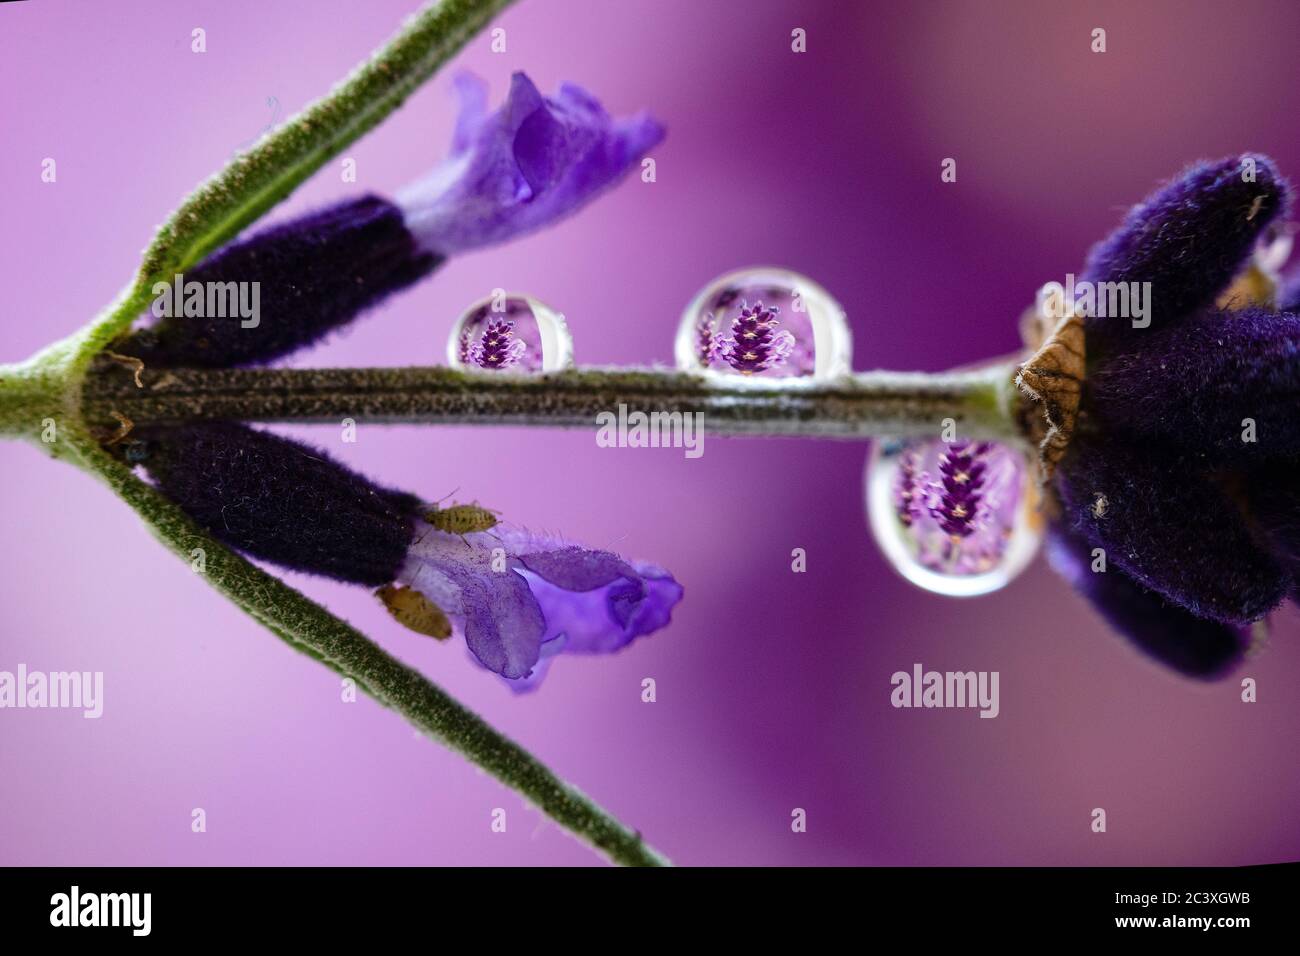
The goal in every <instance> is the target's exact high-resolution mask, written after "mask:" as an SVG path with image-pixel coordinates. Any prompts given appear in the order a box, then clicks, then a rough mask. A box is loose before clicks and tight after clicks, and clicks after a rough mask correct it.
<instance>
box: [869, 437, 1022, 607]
mask: <svg viewBox="0 0 1300 956" xmlns="http://www.w3.org/2000/svg"><path fill="white" fill-rule="evenodd" d="M866 496H867V517H868V520H869V522H870V524H871V530H872V532H873V533H874V535H875V538H876V543H877V544H879V545H880V550H881V551H883V552H884V553H885V557H886V558H888V559H889V562H890V563H891V564H892V565H893V566H894V568H895V569H896V570H897V571H898V572H899V573H900V574H902V575H903V577H905V578H907V580H909V581H911V582H912V583H913V584H916V585H918V586H919V587H922V588H925V589H926V590H927V591H934V592H936V593H938V594H948V595H953V596H957V597H969V596H971V595H976V594H987V593H989V592H990V591H996V590H998V589H999V588H1001V587H1004V586H1006V585H1007V584H1008V583H1010V582H1011V581H1012V580H1014V579H1015V578H1016V577H1017V576H1018V575H1019V574H1020V572H1021V571H1023V570H1024V569H1025V568H1026V567H1027V566H1028V564H1029V562H1030V561H1031V560H1032V559H1033V557H1034V554H1035V553H1036V552H1037V551H1038V545H1039V542H1040V541H1041V540H1042V523H1043V521H1042V516H1041V514H1040V513H1039V508H1038V504H1039V492H1038V482H1037V478H1036V477H1035V475H1034V473H1033V470H1032V469H1031V468H1030V466H1029V462H1028V461H1027V460H1026V458H1025V456H1024V454H1023V453H1021V452H1020V451H1018V450H1016V449H1015V448H1011V447H1009V446H1006V445H1001V444H998V443H997V442H968V441H954V442H942V441H938V440H934V439H920V440H911V441H900V440H897V439H882V440H880V441H878V442H876V443H875V445H874V446H873V448H872V451H871V457H870V459H869V460H868V462H867V474H866Z"/></svg>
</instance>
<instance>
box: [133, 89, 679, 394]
mask: <svg viewBox="0 0 1300 956" xmlns="http://www.w3.org/2000/svg"><path fill="white" fill-rule="evenodd" d="M456 89H457V91H458V93H459V94H460V97H461V103H462V111H461V115H460V119H459V122H458V124H457V127H456V131H455V134H454V136H453V139H452V144H451V152H450V155H449V156H448V158H447V159H446V160H445V161H444V162H443V163H441V164H440V165H438V166H437V167H436V168H435V169H434V170H433V172H432V173H430V174H429V175H428V176H426V177H425V178H423V179H421V180H419V181H418V182H416V183H415V184H413V185H411V186H410V187H408V188H407V189H405V190H403V191H402V192H401V193H400V196H399V199H398V201H397V202H390V201H389V200H387V199H384V198H382V197H380V196H375V195H368V196H363V197H361V198H357V199H348V200H344V201H342V202H339V203H335V204H334V205H332V206H329V207H326V208H325V209H322V210H318V211H316V212H312V213H309V214H307V215H304V216H299V217H298V218H296V219H292V220H290V221H288V222H285V223H281V224H279V225H276V226H272V227H270V228H268V229H264V230H262V231H260V232H256V233H254V234H253V235H251V236H248V237H245V238H243V239H240V240H238V241H236V242H233V243H231V244H229V245H228V246H226V247H225V248H223V249H220V250H218V251H217V252H215V253H214V254H212V255H211V256H209V257H208V258H207V259H205V260H204V261H203V262H201V263H199V264H198V265H196V266H194V267H193V268H191V269H190V270H188V271H187V272H186V273H185V274H184V275H183V277H181V278H180V279H178V280H177V282H176V286H177V289H178V290H179V291H180V292H182V295H181V296H179V298H181V299H184V300H188V299H189V296H188V294H185V293H184V290H185V289H187V288H193V289H201V290H211V289H214V288H215V289H216V290H217V291H218V292H219V293H220V294H219V295H216V296H213V297H212V298H211V299H205V298H203V297H202V296H201V298H200V299H199V300H192V301H193V305H194V308H181V306H180V305H179V304H178V305H177V306H176V311H175V312H173V310H172V309H171V308H168V309H166V310H156V311H155V315H156V316H157V318H156V319H155V321H154V322H153V323H152V324H151V325H149V326H146V327H144V328H141V329H138V330H136V331H134V332H132V333H131V334H130V335H128V336H127V337H125V338H124V339H123V340H121V341H120V342H118V343H117V344H116V345H115V346H114V350H115V351H117V352H119V353H121V354H125V355H129V356H132V357H135V358H139V359H141V360H142V361H143V362H144V363H145V364H146V365H149V366H156V367H198V368H230V367H234V366H239V365H249V364H258V363H265V362H270V361H274V360H275V359H278V358H281V357H283V356H285V355H288V354H289V353H290V352H293V351H295V350H296V349H299V348H302V347H303V346H305V345H308V344H310V343H312V342H315V341H317V340H319V339H320V338H321V337H323V336H324V335H326V334H328V333H329V332H331V331H333V330H335V329H338V328H340V327H341V326H343V325H345V324H347V323H348V322H350V321H351V320H352V319H353V318H355V317H356V316H357V315H359V314H360V313H361V312H363V311H365V310H367V309H370V308H372V307H374V306H376V305H378V304H379V303H381V302H382V301H384V299H386V298H387V297H388V296H390V295H392V294H393V293H395V292H398V291H400V290H402V289H404V288H406V287H407V286H409V285H411V284H413V283H415V282H417V281H419V280H420V279H422V278H423V277H425V276H426V275H428V274H429V273H430V272H432V271H433V270H434V269H435V268H437V267H438V266H439V265H441V264H442V263H443V262H444V261H445V260H446V259H447V258H448V257H450V256H453V255H456V254H458V253H461V252H467V251H469V250H472V249H480V248H483V247H486V246H490V245H495V244H497V243H502V242H507V241H509V240H511V239H514V238H515V237H517V236H522V235H525V234H527V233H531V232H534V231H536V230H538V229H540V228H542V227H544V226H548V225H551V224H552V223H555V222H557V221H559V220H560V219H563V218H564V217H565V216H568V215H570V214H571V213H574V212H576V211H577V210H578V209H580V208H582V207H583V206H584V205H586V204H587V202H589V201H590V200H591V199H593V198H595V197H596V196H598V195H599V194H600V193H602V192H604V191H605V190H606V189H608V188H610V187H611V186H613V185H614V184H615V183H616V182H618V180H620V179H621V178H622V177H623V176H624V174H626V173H627V172H628V170H630V169H631V168H632V167H633V166H635V165H636V162H637V160H638V159H640V157H641V156H642V155H643V154H644V153H645V152H646V151H647V150H649V149H651V148H652V147H654V146H655V145H656V144H658V143H659V141H660V140H662V139H663V136H664V129H663V127H662V126H660V125H659V123H657V122H656V121H655V120H654V119H652V118H651V117H650V116H648V115H647V114H645V113H641V114H638V115H636V116H634V117H631V118H629V119H621V120H616V119H614V118H612V117H610V116H609V114H608V113H606V112H605V111H604V109H603V108H602V107H601V105H600V103H599V102H597V100H596V99H595V97H593V96H592V95H591V94H590V93H588V92H587V91H586V90H584V89H582V88H581V87H579V86H575V85H573V84H567V83H566V84H563V85H561V87H560V90H559V92H558V93H557V94H556V96H554V97H550V98H547V97H543V96H542V95H541V94H540V93H539V92H538V90H537V88H536V87H535V86H534V85H533V83H532V81H531V80H529V79H528V77H527V76H525V75H524V74H523V73H516V74H514V76H513V78H512V80H511V86H510V95H509V97H508V98H507V100H506V102H505V104H504V105H503V106H502V107H501V108H500V109H499V110H497V111H496V112H495V113H491V114H489V113H488V112H487V92H486V87H485V86H484V85H483V83H482V81H480V80H478V79H476V78H474V77H472V76H468V75H463V76H461V77H459V78H458V79H457V80H456ZM240 286H242V287H243V288H244V289H251V288H253V287H256V288H257V289H258V296H259V305H258V309H257V311H258V315H257V316H255V317H254V318H253V319H252V320H248V321H241V318H240V316H236V315H234V314H233V313H232V312H231V311H229V310H228V309H227V308H226V305H227V301H228V296H227V295H226V294H225V292H224V290H226V289H235V288H238V287H240ZM208 295H211V293H210V292H209V293H208ZM175 298H178V297H174V296H173V297H169V302H170V301H171V300H172V299H175ZM216 306H219V307H216ZM502 358H504V356H503V357H502Z"/></svg>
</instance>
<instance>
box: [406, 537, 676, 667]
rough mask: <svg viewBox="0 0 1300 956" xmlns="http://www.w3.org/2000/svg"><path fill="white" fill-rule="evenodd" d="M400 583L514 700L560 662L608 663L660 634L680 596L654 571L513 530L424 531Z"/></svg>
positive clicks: (670, 580) (659, 571)
mask: <svg viewBox="0 0 1300 956" xmlns="http://www.w3.org/2000/svg"><path fill="white" fill-rule="evenodd" d="M399 579H400V580H401V581H402V582H403V583H405V584H407V585H409V586H410V587H413V588H416V589H418V590H419V591H420V592H422V593H423V594H424V595H425V596H426V597H428V598H429V600H431V601H433V602H434V603H435V604H437V605H438V607H440V608H441V609H442V610H443V611H445V612H446V613H447V615H448V617H450V619H451V621H452V626H453V630H454V632H455V633H460V634H463V635H464V637H465V643H466V645H467V646H468V648H469V650H470V653H471V654H473V656H474V658H475V659H476V660H477V661H478V662H479V663H480V664H481V665H482V666H483V667H485V668H487V669H488V670H490V671H493V672H494V673H496V674H498V675H500V676H501V677H502V678H504V679H505V680H506V682H507V683H508V684H509V685H510V687H511V688H512V689H514V690H516V691H525V690H532V689H533V688H534V687H536V686H537V685H538V683H540V681H541V679H542V677H543V676H544V675H545V673H546V671H547V669H548V668H549V667H550V663H551V660H552V659H553V658H554V657H556V656H557V655H559V654H561V653H569V654H607V653H611V652H613V651H616V650H618V649H619V648H621V647H624V646H626V645H627V644H629V643H630V642H631V641H633V640H635V639H636V638H637V637H640V636H642V635H645V634H650V633H652V632H654V631H657V630H659V629H660V628H662V627H664V626H665V625H667V624H668V622H669V619H670V618H671V616H672V610H673V608H674V607H675V606H676V605H677V602H679V601H680V600H681V598H682V593H683V591H682V586H681V585H680V584H678V583H677V582H676V581H675V580H674V579H673V577H672V575H671V574H669V573H668V572H667V571H665V570H663V569H662V568H659V567H657V566H655V565H652V564H645V563H638V562H632V561H627V560H625V559H623V558H621V557H619V556H618V555H616V554H612V553H610V552H608V551H595V550H591V549H589V548H584V547H581V546H578V545H575V544H571V543H569V542H566V541H561V540H558V539H555V538H551V537H544V536H541V535H536V534H533V533H531V532H528V531H525V530H523V529H520V528H516V527H513V526H510V525H507V524H499V525H497V526H496V527H495V528H494V529H492V530H491V531H485V532H477V533H473V534H468V535H465V536H463V537H462V536H460V535H453V534H446V533H443V532H441V531H437V530H435V529H433V528H432V527H430V526H427V525H420V526H419V528H418V529H417V532H416V535H415V538H414V542H413V544H412V545H411V548H410V550H409V552H408V554H407V560H406V563H405V565H404V566H403V568H402V571H401V574H400V577H399Z"/></svg>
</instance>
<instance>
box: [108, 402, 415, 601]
mask: <svg viewBox="0 0 1300 956" xmlns="http://www.w3.org/2000/svg"><path fill="white" fill-rule="evenodd" d="M134 437H135V438H137V439H138V441H137V443H133V445H132V447H134V448H138V444H139V442H143V443H144V446H145V447H144V452H143V453H142V454H138V455H137V458H142V459H143V464H144V466H145V468H147V469H148V472H149V475H150V477H151V478H152V479H153V481H154V483H155V484H156V485H157V486H158V489H159V490H160V491H161V492H162V493H163V494H164V495H166V496H167V497H168V498H170V499H171V500H172V501H174V502H175V503H176V504H177V505H179V506H180V507H181V509H182V510H184V511H185V512H186V514H188V515H189V516H190V517H191V518H193V519H194V521H195V522H196V523H198V524H199V525H200V526H202V527H203V528H204V529H206V530H207V531H208V532H209V533H211V534H212V535H213V536H214V537H216V538H218V539H219V540H221V541H223V542H225V543H226V544H228V545H230V546H231V547H233V548H237V549H239V550H240V551H243V552H245V553H247V554H248V555H250V556H252V557H254V558H261V559H264V560H266V561H272V562H274V563H276V564H279V565H282V566H284V567H286V568H291V569H293V570H295V571H306V572H309V573H311V574H323V575H326V576H327V577H331V578H338V579H339V580H343V581H352V582H355V583H357V584H366V585H370V586H378V585H382V584H387V583H389V582H390V581H393V580H395V579H396V577H397V573H398V571H399V570H400V569H401V567H402V563H403V562H404V561H405V559H406V553H407V549H408V548H409V547H410V545H411V538H412V536H413V533H414V528H415V516H416V515H418V514H419V513H420V510H421V503H420V500H419V499H418V498H416V497H414V496H412V495H408V494H404V493H403V492H400V491H392V490H390V489H387V488H383V487H381V486H379V485H376V484H374V483H372V482H370V481H368V480H366V479H365V478H363V477H362V476H361V475H359V474H357V473H356V472H354V471H352V470H351V469H349V468H346V467H344V466H343V465H340V464H338V463H337V462H335V461H333V460H332V459H330V457H329V456H328V455H326V454H325V453H324V452H323V451H319V450H317V449H315V448H311V447H310V446H307V445H303V444H300V443H299V442H296V441H292V440H290V439H288V438H282V437H280V436H279V435H273V434H271V433H269V432H264V431H255V430H254V429H252V428H249V427H247V426H246V425H237V424H233V423H228V422H203V423H194V424H188V425H183V426H176V427H151V428H142V429H137V431H136V433H135V436H134Z"/></svg>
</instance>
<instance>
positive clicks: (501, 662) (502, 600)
mask: <svg viewBox="0 0 1300 956" xmlns="http://www.w3.org/2000/svg"><path fill="white" fill-rule="evenodd" d="M442 570H444V571H445V572H446V574H447V576H448V577H449V578H450V579H451V580H452V582H453V583H455V584H456V585H457V586H458V587H459V588H460V599H461V613H462V614H463V615H464V629H465V645H466V646H467V647H468V648H469V649H470V652H471V653H473V655H474V656H475V657H476V658H477V659H478V661H479V663H481V664H482V665H483V666H484V667H486V668H487V669H488V670H490V671H493V672H495V673H497V674H500V675H501V676H502V677H504V678H506V679H507V680H510V679H517V678H520V677H525V676H527V675H528V674H529V673H530V672H531V671H532V669H533V667H534V665H536V664H537V661H538V659H539V657H540V656H541V649H542V638H543V635H544V634H545V633H546V628H547V622H546V619H545V618H544V617H543V615H542V608H541V606H540V605H539V604H538V601H537V598H536V597H535V596H534V595H533V592H532V590H531V589H530V588H529V585H528V582H527V581H525V580H524V578H523V577H522V576H520V575H519V574H517V573H516V572H514V571H505V572H501V573H494V572H492V571H488V572H487V573H486V574H475V573H474V572H472V571H469V570H466V569H463V568H458V567H446V566H444V568H443V569H442Z"/></svg>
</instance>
